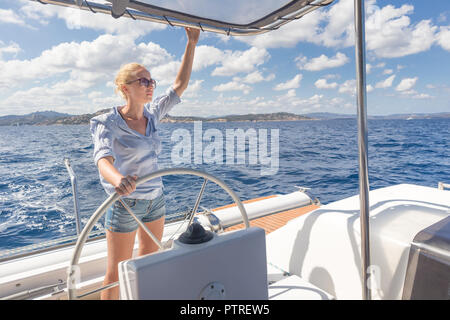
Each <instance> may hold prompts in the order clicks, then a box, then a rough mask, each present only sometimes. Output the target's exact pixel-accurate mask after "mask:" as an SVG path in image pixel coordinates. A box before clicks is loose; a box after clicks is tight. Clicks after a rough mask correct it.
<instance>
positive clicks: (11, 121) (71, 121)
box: [0, 109, 450, 126]
mask: <svg viewBox="0 0 450 320" xmlns="http://www.w3.org/2000/svg"><path fill="white" fill-rule="evenodd" d="M109 110H110V109H103V110H99V111H97V112H95V113H88V114H82V115H70V114H65V113H58V112H55V111H40V112H34V113H30V114H26V115H20V116H19V115H8V116H3V117H0V126H21V125H37V126H46V125H77V124H81V125H86V124H89V121H90V119H91V118H92V117H95V116H97V115H100V114H103V113H106V112H108V111H109ZM353 118H356V115H352V114H338V113H328V112H318V113H308V114H305V115H298V114H294V113H288V112H276V113H263V114H245V115H227V116H215V117H193V116H170V115H167V116H166V117H165V118H164V119H162V121H161V122H162V123H180V122H194V121H203V122H260V121H303V120H331V119H353ZM368 118H369V119H404V120H413V119H436V118H450V112H441V113H413V114H392V115H387V116H369V117H368Z"/></svg>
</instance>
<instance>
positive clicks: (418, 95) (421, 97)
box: [412, 93, 433, 99]
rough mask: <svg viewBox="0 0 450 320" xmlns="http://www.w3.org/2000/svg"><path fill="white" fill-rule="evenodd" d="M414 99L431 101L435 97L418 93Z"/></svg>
mask: <svg viewBox="0 0 450 320" xmlns="http://www.w3.org/2000/svg"><path fill="white" fill-rule="evenodd" d="M412 98H413V99H431V98H433V96H430V95H429V94H428V93H418V94H416V95H414V96H413V97H412Z"/></svg>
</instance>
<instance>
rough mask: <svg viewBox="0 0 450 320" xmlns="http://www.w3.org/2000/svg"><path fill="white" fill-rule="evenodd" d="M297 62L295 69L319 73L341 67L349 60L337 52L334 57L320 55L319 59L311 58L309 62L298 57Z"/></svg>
mask: <svg viewBox="0 0 450 320" xmlns="http://www.w3.org/2000/svg"><path fill="white" fill-rule="evenodd" d="M295 61H297V67H298V68H299V69H300V70H302V69H304V70H308V71H319V70H323V69H329V68H337V67H340V66H343V65H344V64H346V63H347V62H348V61H349V58H348V57H347V56H346V55H345V54H343V53H341V52H338V53H336V55H335V56H334V57H331V58H328V57H327V56H326V55H324V54H322V55H320V56H319V57H316V58H311V59H310V60H309V61H308V59H307V58H306V57H304V56H299V57H297V58H296V59H295Z"/></svg>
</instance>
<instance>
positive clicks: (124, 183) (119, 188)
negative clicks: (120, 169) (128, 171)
mask: <svg viewBox="0 0 450 320" xmlns="http://www.w3.org/2000/svg"><path fill="white" fill-rule="evenodd" d="M136 180H137V176H130V175H128V176H126V177H123V178H122V179H120V182H119V183H118V184H117V185H116V186H115V190H116V192H117V193H118V194H119V195H121V196H128V195H129V194H130V193H132V192H134V190H136Z"/></svg>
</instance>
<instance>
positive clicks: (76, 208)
mask: <svg viewBox="0 0 450 320" xmlns="http://www.w3.org/2000/svg"><path fill="white" fill-rule="evenodd" d="M64 164H65V165H66V169H67V171H68V172H69V175H70V182H71V184H72V195H73V205H74V212H75V222H76V226H77V235H79V234H80V233H81V218H80V209H79V207H80V206H79V203H78V186H77V176H76V175H75V172H74V171H73V169H72V167H71V165H70V162H69V159H67V158H66V159H64Z"/></svg>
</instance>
